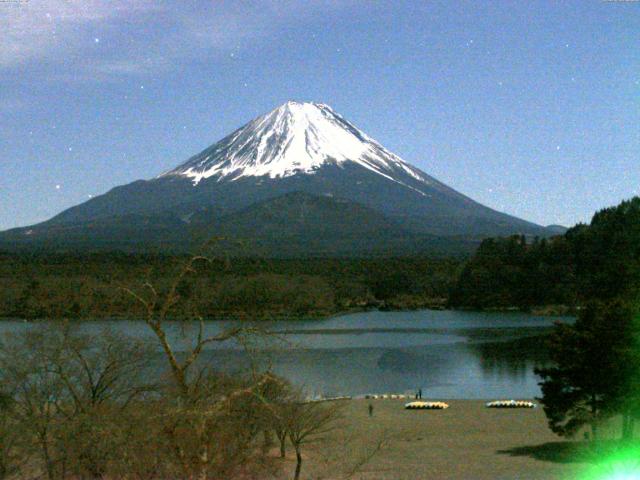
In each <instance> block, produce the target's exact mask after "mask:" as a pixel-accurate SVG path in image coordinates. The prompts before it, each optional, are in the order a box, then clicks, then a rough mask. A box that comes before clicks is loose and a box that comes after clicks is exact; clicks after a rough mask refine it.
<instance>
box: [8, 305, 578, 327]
mask: <svg viewBox="0 0 640 480" xmlns="http://www.w3.org/2000/svg"><path fill="white" fill-rule="evenodd" d="M420 310H425V311H442V312H469V313H506V314H509V313H514V314H530V315H534V316H540V317H566V316H569V317H573V316H576V315H577V313H578V311H579V310H580V307H576V308H573V307H568V306H566V305H547V306H540V307H535V308H531V309H529V310H526V309H520V308H518V307H495V308H481V309H477V308H466V307H455V308H453V307H446V306H444V307H440V306H427V305H424V306H418V307H415V308H413V307H412V308H391V307H386V306H383V307H380V306H371V307H353V308H347V309H342V310H336V311H335V312H322V313H318V314H317V315H314V314H310V315H276V316H273V317H264V316H257V317H254V318H244V317H233V316H229V317H227V318H217V317H205V318H202V320H204V321H205V322H236V321H252V322H264V323H269V322H287V321H291V322H297V321H322V320H328V319H330V318H335V317H342V316H345V315H352V314H355V313H368V312H389V313H403V312H417V311H420ZM247 317H248V316H247ZM131 320H134V321H144V320H145V319H144V318H143V317H131V316H125V315H114V316H111V317H94V318H86V317H68V316H66V317H60V318H21V317H8V316H0V322H6V321H14V322H27V323H38V322H64V321H72V322H74V323H76V322H77V323H85V322H104V321H114V322H117V321H131ZM198 320H200V319H198V318H189V317H180V316H177V317H168V318H167V321H169V322H179V321H198Z"/></svg>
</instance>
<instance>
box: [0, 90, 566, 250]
mask: <svg viewBox="0 0 640 480" xmlns="http://www.w3.org/2000/svg"><path fill="white" fill-rule="evenodd" d="M292 192H304V193H306V194H308V195H311V196H316V197H334V198H336V199H341V200H343V201H347V202H351V203H352V204H354V205H358V206H354V205H352V206H351V207H350V208H351V209H355V210H358V208H360V207H359V206H362V207H365V208H366V209H369V210H367V211H375V212H377V214H379V215H381V216H382V217H384V218H386V219H387V220H388V221H390V222H392V224H393V225H394V227H391V226H389V227H388V228H393V229H395V230H396V231H397V235H396V237H397V236H398V235H404V237H405V238H406V239H409V240H415V239H417V238H425V236H427V237H447V238H450V239H452V238H454V237H458V238H459V237H465V238H467V239H469V240H472V241H478V240H480V239H481V238H484V237H487V236H497V235H498V236H499V235H510V234H525V235H532V236H536V235H537V236H548V235H551V234H555V233H556V231H555V230H554V229H549V230H548V229H546V228H545V227H542V226H540V225H536V224H534V223H531V222H527V221H526V220H522V219H519V218H516V217H513V216H510V215H507V214H504V213H501V212H498V211H496V210H493V209H491V208H488V207H486V206H484V205H481V204H479V203H478V202H475V201H474V200H472V199H471V198H469V197H467V196H466V195H464V194H462V193H460V192H457V191H456V190H454V189H452V188H450V187H448V186H447V185H445V184H443V183H442V182H440V181H438V180H436V179H435V178H433V177H431V176H429V175H428V174H427V173H425V172H423V171H422V170H420V169H418V168H417V167H414V166H413V165H411V164H409V163H407V162H405V161H404V160H402V159H401V158H400V157H398V156H397V155H395V154H393V153H392V152H390V151H388V150H386V149H385V148H384V147H383V146H382V145H380V144H379V143H377V142H376V141H375V140H373V139H371V138H370V137H368V136H367V135H366V134H365V133H364V132H362V131H361V130H359V129H358V128H357V127H355V126H354V125H353V124H351V123H350V122H348V121H347V120H346V119H344V118H343V117H342V116H340V115H339V114H337V113H336V112H334V111H333V110H332V109H331V108H330V107H329V106H327V105H325V104H318V103H300V102H287V103H286V104H283V105H281V106H279V107H277V108H276V109H274V110H272V111H271V112H268V113H266V114H264V115H260V116H258V117H256V118H255V119H253V120H251V121H250V122H248V123H246V124H245V125H243V126H241V127H240V128H238V129H236V130H235V131H234V132H232V133H231V134H230V135H227V136H225V137H224V138H223V139H221V140H220V141H218V142H216V143H214V144H213V145H211V146H210V147H208V148H206V149H204V150H203V151H201V152H200V153H198V154H196V155H194V156H192V157H190V158H189V159H187V161H185V162H183V163H181V164H180V165H178V166H177V167H176V168H174V169H172V170H169V171H166V172H164V173H162V174H160V175H158V176H157V177H155V178H152V179H150V180H138V181H135V182H132V183H130V184H127V185H122V186H118V187H115V188H113V189H111V190H110V191H109V192H107V193H105V194H104V195H100V196H97V197H94V198H92V199H91V200H89V201H87V202H85V203H82V204H80V205H77V206H75V207H72V208H70V209H67V210H65V211H64V212H61V213H60V214H58V215H56V216H55V217H53V218H51V219H50V220H47V221H46V222H43V223H41V224H38V225H35V226H32V227H26V228H23V229H15V230H12V231H10V233H4V234H0V240H2V239H5V241H6V239H7V238H8V237H10V238H11V239H12V241H14V242H19V241H20V238H24V237H26V236H29V237H30V238H28V241H29V242H33V241H34V238H37V237H39V236H42V237H43V238H49V237H51V236H55V235H54V234H55V232H56V231H58V230H60V228H61V227H63V226H64V225H74V227H73V228H74V229H76V231H78V230H77V229H80V230H82V229H83V228H84V232H85V235H86V238H85V239H84V241H83V242H82V243H83V244H84V243H90V240H91V236H92V233H93V232H95V231H96V229H98V230H99V229H104V235H105V236H108V229H109V228H111V227H110V226H114V225H121V226H122V228H124V227H125V225H124V224H125V223H126V222H124V221H123V220H119V219H123V218H125V217H126V218H130V219H131V218H137V219H138V222H140V223H139V227H140V233H139V234H136V228H135V227H136V223H130V224H126V228H125V229H126V230H127V232H129V233H128V237H129V238H128V239H129V240H131V241H132V242H134V243H135V241H136V240H135V237H136V236H138V237H140V238H139V243H143V242H144V241H145V240H144V239H145V238H147V237H148V234H149V232H150V231H153V230H154V228H155V227H154V228H151V227H150V225H151V224H153V223H154V222H156V224H157V225H156V226H157V229H156V230H157V231H158V232H159V233H158V235H164V236H166V238H167V240H168V241H169V243H171V244H176V243H178V244H179V243H180V237H181V232H182V234H184V233H185V232H186V231H188V228H187V225H188V223H185V222H184V221H183V219H185V218H192V217H194V216H196V217H197V216H198V213H199V212H202V211H207V212H208V215H209V218H210V219H211V221H210V225H211V229H212V232H213V228H214V226H215V225H216V223H217V222H218V221H219V220H221V219H223V218H224V219H230V218H231V219H232V218H233V214H234V213H235V214H239V213H240V212H241V211H242V210H243V209H246V208H248V207H250V206H251V205H259V204H260V203H262V202H270V201H272V200H274V199H276V198H278V197H282V196H286V195H288V194H291V193H292ZM297 200H300V198H298V199H297ZM338 210H339V208H338ZM289 213H290V214H291V211H290V212H289ZM336 214H338V211H336ZM140 219H144V221H142V220H140ZM262 221H268V220H267V219H260V218H256V219H255V225H254V233H255V234H256V235H259V234H260V232H261V231H271V230H270V227H268V226H264V225H261V224H260V222H262ZM354 221H355V220H354ZM329 224H332V223H331V222H329ZM334 224H335V225H338V223H334ZM293 225H294V224H293V223H292V224H291V226H293ZM245 226H246V225H245ZM113 228H115V227H113ZM118 228H120V227H118ZM281 228H282V236H283V237H286V236H287V229H288V228H289V225H288V224H287V223H286V222H285V223H282V224H281ZM308 228H309V230H310V231H311V230H313V228H312V226H311V225H309V226H308ZM172 229H173V230H172ZM63 230H64V229H63ZM116 230H117V229H116ZM325 234H328V233H327V232H325ZM333 234H334V235H336V238H337V237H339V235H340V232H339V231H334V232H333ZM21 236H22V237H21ZM81 236H82V235H80V234H79V235H78V237H81ZM120 237H122V235H120V233H118V232H117V231H115V230H114V238H120ZM185 241H186V240H185ZM452 241H453V240H452ZM116 243H117V242H116ZM405 243H406V242H405ZM454 243H455V242H454ZM178 246H179V245H178ZM274 248H276V247H275V244H274ZM409 250H412V248H409ZM309 253H310V254H312V253H313V252H309Z"/></svg>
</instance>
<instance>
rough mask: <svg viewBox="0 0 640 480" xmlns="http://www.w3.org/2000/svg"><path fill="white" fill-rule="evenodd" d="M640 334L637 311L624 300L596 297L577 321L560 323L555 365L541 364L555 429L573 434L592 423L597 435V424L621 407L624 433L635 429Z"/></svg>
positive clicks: (554, 349)
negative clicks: (601, 301) (638, 339)
mask: <svg viewBox="0 0 640 480" xmlns="http://www.w3.org/2000/svg"><path fill="white" fill-rule="evenodd" d="M637 338H638V327H637V324H636V322H635V316H634V314H633V311H632V309H631V308H630V307H628V306H626V305H624V304H623V303H622V302H620V301H615V302H610V303H607V304H605V303H600V302H594V303H591V304H590V305H588V306H587V308H585V309H584V310H583V311H582V312H581V314H580V316H579V317H578V319H577V321H576V323H575V324H574V325H568V324H562V323H558V324H556V328H555V331H554V332H553V334H552V337H551V340H550V354H551V359H552V361H553V363H554V366H552V367H550V368H542V369H536V373H537V374H538V375H539V376H540V377H541V378H542V382H541V383H540V385H541V387H542V398H541V402H542V404H543V406H544V411H545V413H546V415H547V419H548V421H549V427H550V428H551V430H553V431H554V432H555V433H557V434H559V435H562V436H567V437H570V436H573V435H574V434H575V433H576V432H577V431H578V430H580V429H581V428H582V427H584V426H586V425H589V426H590V427H591V433H592V438H593V439H596V438H597V437H598V424H599V423H600V422H601V421H602V420H603V419H604V418H607V417H609V416H612V415H615V414H618V413H622V414H623V415H624V417H625V425H626V427H625V431H624V432H623V434H624V435H626V436H629V435H630V433H632V425H633V421H632V419H633V416H634V415H635V414H636V410H637V400H638V398H639V397H638V395H637V393H638V392H637V389H636V387H635V385H636V384H635V382H636V380H637V378H638V374H639V372H640V356H639V355H638V348H637Z"/></svg>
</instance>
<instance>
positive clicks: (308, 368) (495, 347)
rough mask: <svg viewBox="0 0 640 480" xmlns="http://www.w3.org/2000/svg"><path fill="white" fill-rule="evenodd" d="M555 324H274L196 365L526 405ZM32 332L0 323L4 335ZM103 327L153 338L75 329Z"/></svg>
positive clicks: (407, 315)
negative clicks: (252, 340) (265, 333)
mask: <svg viewBox="0 0 640 480" xmlns="http://www.w3.org/2000/svg"><path fill="white" fill-rule="evenodd" d="M555 320H562V321H567V322H570V321H572V320H571V319H570V318H561V319H558V318H548V317H537V316H533V315H528V314H521V313H478V312H455V311H434V310H420V311H412V312H363V313H356V314H351V315H343V316H339V317H333V318H329V319H326V320H300V321H283V322H274V323H270V324H268V327H267V328H268V329H269V330H270V331H271V332H275V333H276V335H275V336H269V337H267V338H266V339H265V340H261V341H259V342H258V344H252V345H250V346H249V348H250V349H251V350H252V354H251V355H248V354H247V353H246V351H245V349H243V347H242V346H240V345H238V344H224V345H210V346H209V347H208V348H207V350H206V352H205V353H204V354H203V356H202V362H203V363H207V364H210V365H213V366H216V368H219V369H223V370H226V371H241V370H243V369H246V367H247V366H248V365H249V362H250V358H252V359H253V361H256V362H258V363H260V364H261V365H266V364H268V365H271V366H272V368H273V370H274V371H275V372H276V373H278V374H280V375H283V376H285V377H287V378H289V379H290V380H291V381H292V382H294V383H296V384H298V385H301V386H303V387H304V388H305V389H306V390H307V391H308V393H310V394H318V395H325V396H333V395H363V394H366V393H411V394H413V393H414V392H415V391H416V390H417V389H418V388H422V391H423V397H428V398H444V399H446V398H474V399H493V398H532V397H535V396H537V395H539V394H540V389H539V387H538V385H537V382H538V378H537V377H536V376H535V374H534V373H533V369H534V367H536V366H540V365H544V364H545V363H546V362H547V357H546V354H545V351H544V339H543V338H542V337H543V336H544V335H546V334H548V333H549V331H550V329H551V326H552V325H553V322H554V321H555ZM31 325H32V324H26V323H23V322H12V321H7V322H0V333H2V332H8V331H14V332H15V331H18V330H21V329H24V328H29V327H30V326H31ZM227 325H228V323H226V322H208V323H207V325H206V328H207V331H208V332H209V333H214V332H217V331H220V330H221V329H222V328H224V327H225V326H227ZM261 325H264V324H261ZM106 327H108V328H113V329H116V330H119V331H122V332H125V333H127V334H129V335H135V336H139V337H151V334H150V333H149V331H148V329H147V327H146V325H145V324H144V323H143V322H140V321H96V322H90V323H83V324H82V325H81V327H80V328H81V329H82V330H85V331H99V330H101V329H104V328H106ZM189 333H191V336H190V335H189ZM194 333H195V332H193V331H191V332H189V331H188V330H187V332H186V334H185V333H184V332H183V330H182V328H181V327H180V326H179V324H177V323H176V324H172V325H171V338H172V340H173V341H174V342H176V343H177V344H181V345H186V344H187V343H188V341H187V338H193V334H194ZM245 348H246V346H245ZM254 349H257V351H256V352H254V351H253V350H254ZM162 360H163V359H162V357H161V356H160V354H158V357H157V358H155V359H151V360H150V362H152V363H158V364H159V365H160V364H162Z"/></svg>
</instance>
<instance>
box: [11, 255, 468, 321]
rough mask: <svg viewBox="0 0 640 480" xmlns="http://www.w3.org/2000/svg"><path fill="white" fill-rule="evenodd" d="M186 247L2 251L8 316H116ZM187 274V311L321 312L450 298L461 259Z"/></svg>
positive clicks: (242, 266) (266, 265) (174, 271)
mask: <svg viewBox="0 0 640 480" xmlns="http://www.w3.org/2000/svg"><path fill="white" fill-rule="evenodd" d="M188 259H189V257H186V256H162V255H134V254H124V253H111V254H106V253H105V254H93V255H72V254H65V255H51V254H46V255H45V254H31V255H27V254H23V255H15V254H3V255H0V282H2V285H3V288H2V289H0V317H4V318H28V319H33V318H84V319H91V318H109V317H120V318H122V317H129V318H131V317H132V316H140V315H142V314H143V312H141V311H139V307H138V306H137V305H136V303H135V302H134V301H132V299H131V296H130V295H128V294H126V293H125V291H124V289H126V288H129V289H132V290H136V291H141V292H143V293H149V292H148V291H146V292H145V290H147V289H146V287H144V284H145V283H146V282H149V283H150V284H151V285H153V286H154V287H155V288H156V289H157V290H158V291H159V292H160V293H161V294H162V293H163V292H166V291H167V289H168V288H169V286H170V285H171V283H172V282H173V281H174V280H175V279H176V277H177V275H178V274H179V272H180V269H181V266H182V265H184V264H185V263H186V262H187V261H188ZM195 265H196V271H195V272H194V274H193V275H189V281H184V282H181V283H180V285H179V293H180V296H181V302H182V305H181V306H180V307H181V308H177V309H175V311H179V312H181V315H184V316H190V315H202V316H204V317H209V318H222V317H224V318H228V317H248V318H257V319H260V318H288V317H295V318H299V317H318V316H325V315H331V314H335V313H338V312H344V311H352V310H359V309H367V308H383V309H384V308H387V309H390V308H424V307H439V308H441V307H442V306H444V305H445V304H446V299H447V296H448V292H449V290H450V288H451V286H452V285H453V283H454V281H455V278H456V275H457V271H458V269H459V267H460V261H459V260H432V259H427V258H386V259H384V258H383V259H369V260H366V259H306V260H304V259H295V260H279V259H272V260H268V259H247V258H241V259H228V260H214V261H211V262H208V261H204V260H203V261H199V262H196V264H195Z"/></svg>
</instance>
